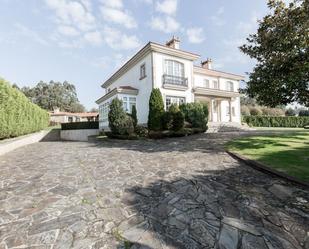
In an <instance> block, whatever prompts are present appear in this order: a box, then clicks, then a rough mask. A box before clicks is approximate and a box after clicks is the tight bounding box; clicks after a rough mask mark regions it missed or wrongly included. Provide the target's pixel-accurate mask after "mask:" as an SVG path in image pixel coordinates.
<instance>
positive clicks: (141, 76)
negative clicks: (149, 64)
mask: <svg viewBox="0 0 309 249" xmlns="http://www.w3.org/2000/svg"><path fill="white" fill-rule="evenodd" d="M145 77H146V64H143V65H141V67H140V79H143V78H145Z"/></svg>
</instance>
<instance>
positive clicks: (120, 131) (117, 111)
mask: <svg viewBox="0 0 309 249" xmlns="http://www.w3.org/2000/svg"><path fill="white" fill-rule="evenodd" d="M122 106H123V103H122V101H121V100H119V99H118V98H115V99H113V100H112V102H111V104H110V106H109V112H108V123H109V128H110V129H111V131H112V133H113V134H116V135H131V134H132V133H133V132H134V126H133V120H132V118H131V117H130V116H129V115H128V114H127V113H126V112H125V111H124V110H123V107H122Z"/></svg>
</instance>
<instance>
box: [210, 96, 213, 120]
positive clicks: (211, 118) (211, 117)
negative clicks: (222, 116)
mask: <svg viewBox="0 0 309 249" xmlns="http://www.w3.org/2000/svg"><path fill="white" fill-rule="evenodd" d="M209 103H210V104H209V113H210V122H213V115H212V98H210V102H209Z"/></svg>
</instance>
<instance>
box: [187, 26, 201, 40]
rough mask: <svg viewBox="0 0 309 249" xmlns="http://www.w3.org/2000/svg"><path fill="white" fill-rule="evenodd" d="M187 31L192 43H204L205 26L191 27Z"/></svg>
mask: <svg viewBox="0 0 309 249" xmlns="http://www.w3.org/2000/svg"><path fill="white" fill-rule="evenodd" d="M186 33H187V36H188V39H189V42H191V43H202V42H203V41H204V40H205V38H204V34H203V28H189V29H187V32H186Z"/></svg>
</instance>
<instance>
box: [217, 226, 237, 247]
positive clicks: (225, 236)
mask: <svg viewBox="0 0 309 249" xmlns="http://www.w3.org/2000/svg"><path fill="white" fill-rule="evenodd" d="M238 238H239V237H238V230H237V229H236V228H233V227H231V226H227V225H223V226H222V228H221V231H220V236H219V241H218V246H219V248H220V249H237V245H238Z"/></svg>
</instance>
